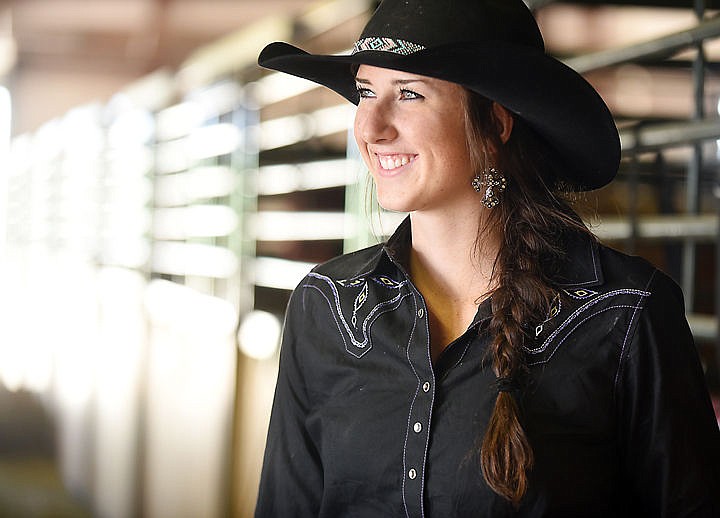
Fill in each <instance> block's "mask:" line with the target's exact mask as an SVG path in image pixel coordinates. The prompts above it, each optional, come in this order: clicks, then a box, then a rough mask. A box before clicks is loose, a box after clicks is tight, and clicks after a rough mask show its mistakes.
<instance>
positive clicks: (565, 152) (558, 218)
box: [256, 0, 720, 517]
mask: <svg viewBox="0 0 720 518" xmlns="http://www.w3.org/2000/svg"><path fill="white" fill-rule="evenodd" d="M259 61H260V64H261V65H263V66H265V67H268V68H272V69H277V70H281V71H284V72H288V73H291V74H295V75H299V76H301V77H306V78H308V79H311V80H313V81H316V82H318V83H321V84H324V85H326V86H328V87H330V88H332V89H333V90H335V91H337V92H339V93H340V94H342V95H344V96H345V97H347V98H348V99H350V100H351V101H353V102H355V103H357V104H358V109H357V114H356V119H355V127H354V131H355V138H356V140H357V143H358V146H359V148H360V151H361V153H362V156H363V159H364V161H365V163H366V164H367V166H368V169H369V171H370V173H371V174H372V176H373V179H374V182H375V186H376V188H377V194H378V199H379V202H380V204H381V205H383V206H384V207H385V208H387V209H390V210H397V211H406V212H409V213H410V216H409V217H408V218H407V219H406V220H405V221H404V222H403V223H402V224H401V226H400V227H399V228H398V230H397V231H396V233H395V234H394V235H393V236H392V237H391V238H390V240H389V241H388V242H387V243H385V244H383V245H378V246H375V247H371V248H369V249H365V250H361V251H359V252H355V253H352V254H348V255H345V256H342V257H339V258H336V259H334V260H331V261H329V262H328V263H326V264H323V265H320V266H318V267H317V268H315V269H314V270H313V271H312V272H310V273H309V274H308V276H307V277H306V278H305V279H304V280H303V281H302V283H301V284H300V285H299V286H298V288H297V289H296V290H295V292H294V293H293V295H292V297H291V301H290V304H289V307H288V313H287V317H286V327H285V334H284V338H283V346H282V352H281V362H280V373H279V378H278V384H277V389H276V395H275V402H274V406H273V415H272V419H271V424H270V431H269V434H268V444H267V449H266V453H265V463H264V467H263V474H262V480H261V485H260V493H259V498H258V504H257V510H256V516H262V517H266V516H278V517H287V516H326V517H338V516H362V517H365V516H367V517H380V516H393V517H397V516H407V517H417V516H438V517H449V516H493V517H496V516H533V517H534V516H572V517H584V516H685V515H693V516H720V504H719V503H718V499H719V498H720V484H719V483H718V478H719V477H718V470H719V468H720V454H719V453H718V448H719V447H720V434H719V433H718V428H717V423H716V421H715V418H714V416H713V412H712V408H711V405H710V401H709V397H708V394H707V390H706V388H705V385H704V381H703V374H702V371H701V368H700V364H699V361H698V358H697V354H696V351H695V348H694V345H693V342H692V337H691V334H690V332H689V329H688V326H687V323H686V321H685V317H684V311H683V302H682V296H681V293H680V291H679V289H678V288H677V286H676V285H675V284H674V283H673V282H672V281H671V280H670V279H669V278H668V277H667V276H665V275H664V274H662V273H661V272H659V271H658V270H656V269H655V268H653V267H652V266H650V265H649V264H648V263H646V262H645V261H643V260H641V259H638V258H632V257H628V256H625V255H623V254H620V253H618V252H615V251H613V250H610V249H608V248H606V247H604V246H602V245H600V244H598V243H597V242H596V240H595V239H594V238H593V237H592V235H591V234H590V233H589V232H588V231H587V229H586V228H585V227H584V226H583V224H582V222H581V220H580V219H579V218H578V216H577V215H576V214H575V213H574V212H573V211H572V209H571V208H570V207H569V205H568V204H567V203H566V202H565V201H563V198H562V197H561V196H560V194H561V193H562V192H564V191H565V192H567V191H583V190H589V189H594V188H598V187H601V186H603V185H605V184H607V183H608V182H609V181H610V180H611V179H612V178H613V176H614V175H615V173H616V170H617V167H618V161H619V143H618V136H617V130H616V129H615V126H614V123H613V120H612V117H611V115H610V113H609V112H608V110H607V108H606V106H605V104H604V103H603V102H602V100H601V99H600V97H599V96H598V95H597V93H596V92H595V91H594V90H593V89H592V87H590V86H589V85H588V83H586V82H585V81H584V80H583V79H582V78H581V77H580V76H579V75H578V74H576V73H575V72H573V71H572V70H570V69H569V68H567V67H565V66H563V65H562V64H561V63H559V62H558V61H556V60H554V59H553V58H551V57H549V56H547V55H546V54H545V53H544V49H543V42H542V37H541V36H540V33H539V31H538V28H537V25H536V23H535V21H534V19H533V18H532V15H531V14H530V13H529V11H528V10H527V8H526V7H525V6H524V4H523V3H522V1H521V0H486V1H478V0H433V1H431V0H426V1H422V0H415V1H412V0H385V1H384V2H382V3H381V5H380V7H379V8H378V10H377V11H376V12H375V14H374V15H373V16H372V18H371V20H370V21H369V22H368V25H367V26H366V27H365V29H364V31H363V34H362V35H361V37H360V39H359V40H358V42H357V43H356V45H355V49H354V51H353V54H352V55H349V56H316V55H311V54H307V53H304V52H303V51H301V50H299V49H296V48H295V47H291V46H289V45H287V44H283V43H274V44H272V45H269V46H268V47H266V49H265V50H264V51H263V53H262V54H261V56H260V59H259Z"/></svg>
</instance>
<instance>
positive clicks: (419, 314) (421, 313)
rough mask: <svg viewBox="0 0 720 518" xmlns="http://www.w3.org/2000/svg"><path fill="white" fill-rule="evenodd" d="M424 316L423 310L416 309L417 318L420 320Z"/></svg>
mask: <svg viewBox="0 0 720 518" xmlns="http://www.w3.org/2000/svg"><path fill="white" fill-rule="evenodd" d="M424 314H425V310H424V309H423V308H420V309H418V318H422V317H423V315H424Z"/></svg>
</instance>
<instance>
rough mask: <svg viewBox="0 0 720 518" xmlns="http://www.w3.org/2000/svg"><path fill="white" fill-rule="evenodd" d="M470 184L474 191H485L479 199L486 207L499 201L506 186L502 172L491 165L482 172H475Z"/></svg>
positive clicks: (492, 205) (495, 204)
mask: <svg viewBox="0 0 720 518" xmlns="http://www.w3.org/2000/svg"><path fill="white" fill-rule="evenodd" d="M471 184H472V188H473V189H475V191H476V192H483V191H485V193H484V194H483V197H482V200H480V201H481V203H482V204H483V205H485V206H486V207H487V208H488V209H492V208H493V207H495V206H497V205H498V204H499V203H500V196H501V195H502V192H503V191H504V190H505V187H506V186H507V181H506V180H505V176H504V175H503V174H502V173H499V172H498V170H497V169H495V168H494V167H491V168H490V169H488V170H486V171H484V172H483V173H478V174H476V175H475V177H474V178H473V179H472V182H471Z"/></svg>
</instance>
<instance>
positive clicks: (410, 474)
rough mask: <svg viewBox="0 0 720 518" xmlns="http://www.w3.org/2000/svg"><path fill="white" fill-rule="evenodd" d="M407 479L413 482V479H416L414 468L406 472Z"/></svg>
mask: <svg viewBox="0 0 720 518" xmlns="http://www.w3.org/2000/svg"><path fill="white" fill-rule="evenodd" d="M408 477H409V478H410V480H415V477H417V471H415V468H410V471H408Z"/></svg>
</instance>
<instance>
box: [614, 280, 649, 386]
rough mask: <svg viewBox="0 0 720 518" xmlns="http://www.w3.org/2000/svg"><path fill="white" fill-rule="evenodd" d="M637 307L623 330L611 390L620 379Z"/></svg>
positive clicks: (646, 286)
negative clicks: (623, 333) (623, 334)
mask: <svg viewBox="0 0 720 518" xmlns="http://www.w3.org/2000/svg"><path fill="white" fill-rule="evenodd" d="M656 273H657V270H654V271H653V273H652V275H651V276H650V278H649V279H648V282H647V284H646V285H645V288H646V289H647V288H648V286H650V284H651V283H652V281H653V279H654V278H655V274H656ZM638 309H640V308H639V307H638V308H637V309H635V312H634V313H633V314H632V317H631V318H630V322H629V323H628V326H627V330H626V331H625V339H624V340H623V344H622V347H621V348H620V357H619V359H618V368H617V371H616V372H615V381H614V383H613V390H615V389H617V384H618V380H619V379H620V371H621V370H622V368H623V355H624V354H625V346H626V345H627V343H628V338H629V337H630V330H631V329H632V325H633V322H634V321H635V317H636V316H637V313H638Z"/></svg>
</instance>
